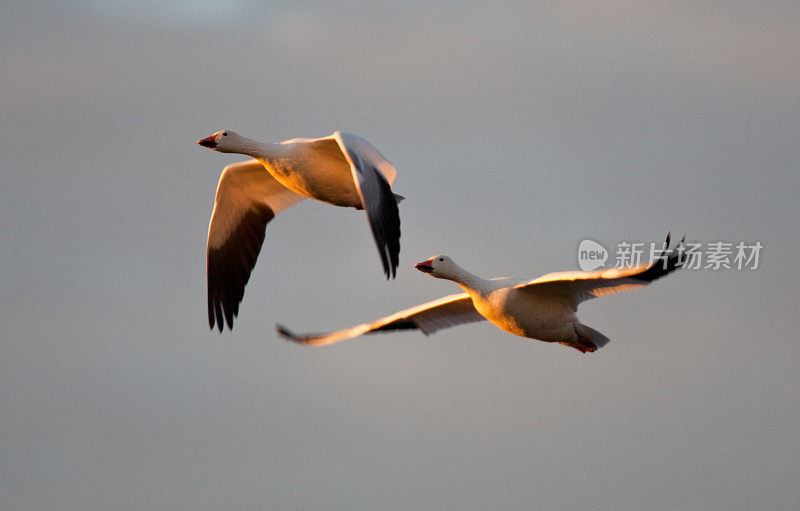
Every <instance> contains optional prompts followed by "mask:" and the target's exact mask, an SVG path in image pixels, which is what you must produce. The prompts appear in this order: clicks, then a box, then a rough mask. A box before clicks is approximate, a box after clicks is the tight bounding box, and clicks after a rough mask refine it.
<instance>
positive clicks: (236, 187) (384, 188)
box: [197, 130, 403, 332]
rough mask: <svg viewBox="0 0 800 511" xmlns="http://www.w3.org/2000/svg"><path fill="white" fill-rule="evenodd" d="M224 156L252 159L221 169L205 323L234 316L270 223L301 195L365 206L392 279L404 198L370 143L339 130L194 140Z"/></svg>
mask: <svg viewBox="0 0 800 511" xmlns="http://www.w3.org/2000/svg"><path fill="white" fill-rule="evenodd" d="M197 143H198V144H200V145H201V146H203V147H209V148H211V149H214V150H215V151H219V152H222V153H241V154H246V155H248V156H252V157H253V158H254V159H252V160H248V161H244V162H241V163H234V164H231V165H228V166H226V167H225V169H224V170H223V171H222V175H221V176H220V178H219V184H218V185H217V196H216V199H215V201H214V212H213V213H212V215H211V222H210V225H209V227H208V248H207V254H206V265H207V272H208V324H209V326H210V327H211V328H212V329H213V328H214V325H215V324H216V326H217V327H218V328H219V330H220V332H221V331H222V328H223V326H224V324H225V322H227V324H228V328H233V318H234V317H235V316H236V315H237V314H238V313H239V303H241V301H242V297H243V296H244V288H245V285H246V284H247V281H248V280H249V278H250V272H251V271H252V269H253V266H255V264H256V258H257V257H258V253H259V251H260V250H261V245H262V243H263V242H264V232H265V229H266V225H267V223H268V222H269V221H270V220H272V219H273V218H274V217H275V215H277V214H278V213H279V212H281V211H282V210H284V209H286V208H288V207H289V206H292V205H293V204H296V203H297V202H300V201H301V200H303V199H305V198H306V197H310V198H312V199H317V200H319V201H322V202H327V203H329V204H333V205H335V206H343V207H353V208H356V209H363V210H364V211H365V212H366V214H367V220H368V221H369V225H370V228H371V229H372V235H373V238H374V239H375V243H376V244H377V246H378V253H379V254H380V258H381V263H382V264H383V271H384V273H385V274H386V277H387V278H388V277H389V276H391V277H392V278H394V277H395V275H396V272H397V264H398V255H399V253H400V215H399V212H398V209H397V203H398V202H399V201H400V200H402V199H403V197H401V196H399V195H396V194H394V193H392V190H391V187H390V185H391V183H392V181H394V177H395V175H396V174H397V171H396V170H395V168H394V167H393V166H392V164H391V163H389V162H388V161H386V158H384V157H383V155H381V153H380V152H379V151H378V150H377V149H376V148H375V147H373V146H372V144H370V143H369V142H367V141H366V140H364V139H363V138H361V137H358V136H356V135H351V134H349V133H341V132H339V131H336V132H334V133H333V135H331V136H329V137H324V138H314V139H311V138H293V139H291V140H285V141H283V142H281V143H278V144H265V143H262V142H257V141H255V140H251V139H249V138H245V137H243V136H241V135H239V134H237V133H235V132H233V131H230V130H222V131H218V132H216V133H214V134H213V135H211V136H209V137H207V138H204V139H202V140H198V141H197Z"/></svg>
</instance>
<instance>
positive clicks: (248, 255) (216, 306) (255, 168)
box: [206, 160, 304, 332]
mask: <svg viewBox="0 0 800 511" xmlns="http://www.w3.org/2000/svg"><path fill="white" fill-rule="evenodd" d="M303 198H304V197H303V196H302V195H299V194H297V193H294V192H293V191H291V190H289V189H288V188H286V187H284V186H283V185H281V184H280V183H278V182H277V181H276V180H275V179H274V178H273V177H272V176H271V175H270V173H269V172H267V170H266V169H265V168H264V166H263V165H262V164H261V163H260V162H258V161H257V160H249V161H244V162H240V163H234V164H232V165H228V166H226V167H225V169H224V170H223V171H222V175H221V176H220V179H219V184H218V185H217V195H216V198H215V199H214V212H213V213H212V214H211V222H210V223H209V226H208V245H207V251H206V272H207V276H208V324H209V327H211V328H212V329H213V328H214V326H217V328H219V331H220V332H221V331H222V328H223V326H224V325H225V324H226V323H227V325H228V328H233V319H234V317H236V316H237V315H238V314H239V303H240V302H241V301H242V298H243V297H244V288H245V286H246V285H247V281H248V280H250V273H251V272H252V270H253V267H254V266H255V264H256V259H257V258H258V253H259V252H260V251H261V245H262V244H263V242H264V235H265V232H266V226H267V223H269V221H270V220H272V219H273V218H275V215H277V214H278V213H279V212H280V211H282V210H284V209H286V208H288V207H290V206H291V205H293V204H296V203H298V202H300V201H301V200H303Z"/></svg>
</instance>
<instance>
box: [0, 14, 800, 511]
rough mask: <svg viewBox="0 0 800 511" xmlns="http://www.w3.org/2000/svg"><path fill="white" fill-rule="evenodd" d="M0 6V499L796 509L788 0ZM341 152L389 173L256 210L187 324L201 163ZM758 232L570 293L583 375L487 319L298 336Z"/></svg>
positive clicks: (207, 179)
mask: <svg viewBox="0 0 800 511" xmlns="http://www.w3.org/2000/svg"><path fill="white" fill-rule="evenodd" d="M61 4H62V3H60V2H36V1H24V2H22V1H20V2H11V3H8V2H2V5H0V7H2V11H3V15H2V17H0V62H1V63H2V72H0V118H1V119H2V122H0V165H1V168H2V174H0V234H1V235H2V236H0V244H1V245H0V246H1V247H2V249H1V251H0V256H2V264H0V283H2V293H1V294H0V300H1V302H0V327H1V328H0V332H2V333H0V335H2V343H0V507H2V508H3V509H9V510H10V509H34V510H35V509H42V510H44V509H65V510H66V509H70V510H72V509H74V510H106V509H187V510H188V509H191V510H197V509H259V508H261V509H265V508H273V509H492V508H505V509H593V510H642V509H670V510H698V509H704V510H706V509H714V510H752V509H795V508H796V506H797V502H798V500H800V487H798V484H797V483H798V480H800V462H799V461H798V460H800V430H799V429H798V422H800V397H799V396H800V393H799V392H798V390H800V370H799V369H800V352H799V351H798V330H799V329H800V319H798V298H797V297H798V286H800V278H799V277H798V272H797V268H796V266H797V259H798V253H800V252H799V251H800V241H798V227H797V225H798V220H800V207H799V206H798V204H797V201H798V195H799V194H800V174H799V173H798V169H799V168H800V149H799V146H798V138H799V137H798V134H799V133H800V51H798V48H800V7H798V4H797V2H796V1H787V2H766V3H764V2H690V3H676V2H646V3H628V2H598V3H594V2H569V3H564V2H559V1H553V2H549V3H548V2H544V3H535V4H533V5H529V3H528V2H520V5H515V4H513V3H505V4H498V3H497V2H493V3H492V5H491V7H489V6H488V4H486V3H485V2H438V3H434V4H432V3H431V2H428V1H411V2H402V3H400V2H398V3H396V4H392V5H394V6H390V5H387V3H383V2H355V1H346V2H345V1H342V2H335V3H333V2H311V3H303V4H298V3H297V2H289V1H286V2H273V3H269V4H268V5H267V6H264V5H263V3H262V2H255V1H252V2H251V1H246V0H242V1H229V2H225V1H223V0H216V1H202V2H196V1H191V2H190V1H185V2H171V4H172V6H169V7H167V6H164V5H162V2H155V1H143V2H134V1H127V2H126V1H117V2H106V1H100V0H97V1H77V2H72V5H71V6H70V7H65V6H63V5H61ZM223 128H228V129H234V130H236V131H238V132H240V133H242V134H244V135H246V136H250V137H253V138H256V139H260V140H264V141H278V140H283V139H286V138H292V137H296V136H306V137H318V136H325V135H327V134H329V133H330V132H332V131H333V130H335V129H341V130H346V131H351V132H353V133H357V134H359V135H362V136H364V137H365V138H367V139H368V140H370V141H371V142H372V143H374V144H375V145H376V146H377V147H378V148H380V149H381V151H382V152H383V153H384V154H385V155H386V157H387V158H388V159H389V160H390V161H391V162H392V163H394V165H395V166H396V167H397V169H398V178H397V181H396V182H395V189H396V191H397V192H398V193H401V194H403V195H405V196H406V197H407V198H408V199H407V200H406V201H405V202H404V203H403V204H402V206H401V216H402V221H403V223H402V229H403V236H402V240H401V242H402V252H401V268H400V270H399V274H398V278H397V280H396V281H393V282H389V283H387V282H385V281H384V280H383V277H382V272H381V269H380V263H379V260H378V256H377V253H376V250H375V247H374V245H373V242H372V239H371V237H370V234H369V230H368V227H367V224H366V220H365V218H364V216H363V214H357V213H355V212H354V211H352V210H346V209H343V208H332V207H330V206H327V205H323V204H320V203H313V202H311V201H306V202H304V203H302V204H300V205H298V206H295V207H293V208H291V209H290V210H288V211H286V212H284V213H283V214H281V215H280V216H279V218H278V219H277V220H276V221H275V222H274V223H272V224H271V225H270V227H269V229H268V232H267V242H266V243H265V246H264V250H263V251H262V254H261V257H260V259H259V263H258V265H257V267H256V270H255V272H254V273H253V276H252V278H251V281H250V285H249V287H248V288H247V293H246V296H245V300H244V302H243V305H242V309H241V314H240V321H238V323H237V326H236V329H235V330H234V331H233V333H228V332H226V333H225V334H224V335H222V336H220V335H219V334H217V333H209V331H208V324H207V319H206V296H205V292H206V287H205V286H206V283H205V242H206V229H207V223H208V218H209V215H210V213H211V208H212V205H213V197H214V192H215V188H216V184H217V179H218V177H219V172H220V170H221V169H222V167H223V166H224V165H225V164H227V163H230V162H232V161H238V160H240V159H242V158H240V157H239V156H236V155H222V154H218V153H214V152H212V151H209V150H207V149H203V148H200V147H198V146H196V144H195V141H196V140H197V139H198V138H201V137H205V136H207V135H209V134H210V133H212V132H214V131H216V130H219V129H223ZM668 230H671V231H672V232H673V233H674V234H677V235H680V234H683V233H686V234H687V235H688V236H689V238H691V239H695V240H703V241H714V240H725V241H731V242H737V241H747V242H750V241H761V242H762V243H763V245H764V249H763V252H762V257H761V267H760V268H759V269H758V270H756V271H741V272H739V271H734V270H728V271H717V272H713V271H693V272H689V271H684V272H680V273H677V274H675V275H674V276H671V277H670V278H668V279H665V280H664V281H660V282H658V283H657V284H656V285H654V286H652V287H650V288H648V289H646V290H643V291H639V292H636V293H627V294H622V295H616V296H613V297H610V298H607V299H603V300H597V301H594V302H589V303H587V304H584V306H583V307H582V309H581V313H582V314H581V316H582V319H583V320H584V322H585V323H587V324H588V325H591V326H593V327H595V328H597V329H598V330H600V331H601V332H603V333H605V334H606V335H608V336H609V337H610V338H611V339H612V342H611V344H609V345H608V346H607V347H605V348H603V349H602V350H600V351H599V352H597V353H595V354H587V355H581V354H580V353H578V352H577V351H575V350H571V349H568V348H565V347H562V346H558V345H550V344H545V343H540V342H533V341H525V340H522V339H520V338H516V337H514V336H511V335H508V334H505V333H503V332H501V331H499V330H497V329H496V328H494V327H493V326H491V325H489V324H481V325H471V326H462V327H459V328H454V329H451V330H447V331H444V332H440V333H438V334H436V335H434V336H431V337H429V338H426V337H424V336H423V335H421V334H419V333H411V332H406V333H396V334H391V335H381V336H372V337H366V338H361V339H357V340H354V341H351V342H346V343H342V344H338V345H335V346H331V347H328V348H322V349H308V348H304V347H300V346H296V345H292V344H289V343H286V342H284V341H282V340H279V339H277V338H276V335H275V333H274V324H275V323H276V322H282V323H285V324H286V325H288V326H290V327H291V328H293V329H295V330H297V331H314V330H326V329H333V328H340V327H345V326H349V325H351V324H354V323H358V322H361V321H365V320H369V319H374V318H377V317H380V316H383V315H386V314H388V313H391V312H394V311H395V310H398V309H400V308H405V307H408V306H411V305H414V304H416V303H419V302H421V301H424V300H428V299H433V298H437V297H439V296H442V295H445V294H450V293H453V292H456V291H457V290H458V289H457V288H456V287H455V286H453V285H452V284H451V283H449V282H445V281H439V280H436V279H431V278H429V277H426V276H424V275H422V274H420V273H418V272H416V271H415V270H413V268H412V264H413V263H414V262H416V261H419V260H421V259H423V258H426V257H428V256H430V255H433V254H435V253H440V252H441V253H446V254H449V255H451V256H453V257H454V258H456V260H458V261H459V262H460V263H461V264H463V265H464V266H466V267H467V268H469V269H471V270H473V271H475V272H476V273H479V274H481V275H485V276H506V275H510V276H520V277H535V276H538V275H540V274H543V273H547V272H550V271H556V270H568V269H574V268H576V267H577V254H576V251H577V246H578V243H579V242H580V240H582V239H584V238H586V237H591V238H593V239H595V240H598V241H601V242H603V243H604V244H606V246H610V245H611V246H613V244H615V243H616V242H617V241H619V240H642V241H658V240H661V239H663V236H664V235H665V234H666V232H667V231H668Z"/></svg>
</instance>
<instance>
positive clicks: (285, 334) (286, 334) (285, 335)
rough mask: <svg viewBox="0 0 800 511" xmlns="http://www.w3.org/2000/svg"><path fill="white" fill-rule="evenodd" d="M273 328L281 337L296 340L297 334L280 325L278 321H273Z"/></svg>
mask: <svg viewBox="0 0 800 511" xmlns="http://www.w3.org/2000/svg"><path fill="white" fill-rule="evenodd" d="M275 330H276V331H277V332H278V335H279V336H281V337H283V338H284V339H287V340H290V341H295V340H297V336H296V335H294V334H293V333H292V331H291V330H289V329H288V328H286V327H285V326H283V325H281V324H280V323H275Z"/></svg>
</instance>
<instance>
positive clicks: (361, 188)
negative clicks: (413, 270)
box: [333, 131, 400, 278]
mask: <svg viewBox="0 0 800 511" xmlns="http://www.w3.org/2000/svg"><path fill="white" fill-rule="evenodd" d="M333 138H334V140H336V142H337V143H338V144H339V147H340V148H341V150H342V153H343V154H344V156H345V158H346V159H347V162H348V163H349V164H350V170H351V171H352V173H353V182H354V183H355V185H356V189H357V190H358V195H359V196H360V197H361V203H362V205H363V207H364V212H365V213H366V214H367V220H368V221H369V226H370V229H371V230H372V236H373V238H374V239H375V244H376V245H377V247H378V254H379V255H380V258H381V264H382V265H383V272H384V274H385V275H386V277H387V278H388V277H390V276H391V277H392V278H394V277H395V276H396V274H397V265H398V264H399V254H400V212H399V210H398V208H397V197H396V196H395V194H394V193H392V189H391V186H390V184H391V182H392V181H393V180H394V177H395V175H396V173H397V171H396V170H395V169H394V167H393V166H392V164H391V163H389V162H388V161H387V160H386V158H384V157H383V155H381V153H380V152H379V151H378V150H377V149H376V148H375V147H374V146H372V144H370V143H369V142H367V141H366V140H364V139H363V138H361V137H358V136H356V135H352V134H350V133H342V132H339V131H336V132H334V133H333Z"/></svg>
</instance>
